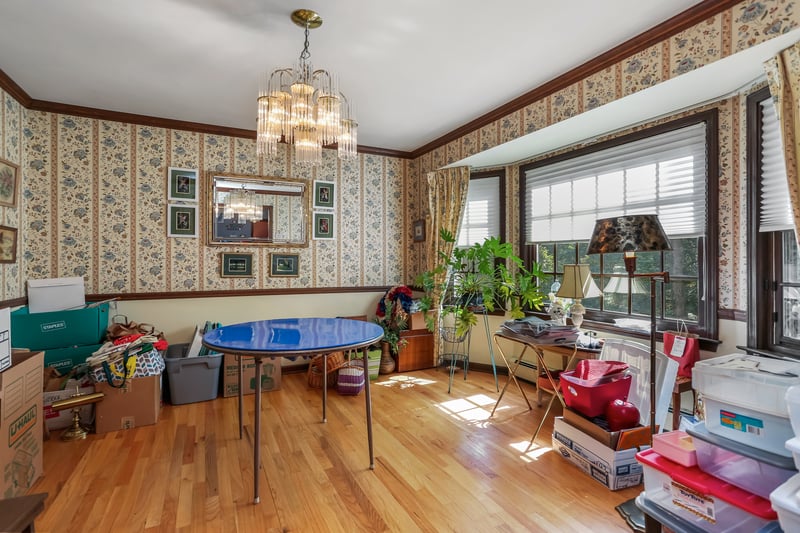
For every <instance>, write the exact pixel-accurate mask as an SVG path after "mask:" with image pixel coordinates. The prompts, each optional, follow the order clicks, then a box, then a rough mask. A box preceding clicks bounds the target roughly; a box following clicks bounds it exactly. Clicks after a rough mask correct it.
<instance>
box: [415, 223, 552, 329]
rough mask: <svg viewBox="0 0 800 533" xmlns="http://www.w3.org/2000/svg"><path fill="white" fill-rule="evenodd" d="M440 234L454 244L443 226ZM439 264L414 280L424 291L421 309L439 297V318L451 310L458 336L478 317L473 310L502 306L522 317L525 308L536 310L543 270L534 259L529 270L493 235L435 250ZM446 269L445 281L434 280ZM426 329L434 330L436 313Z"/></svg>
mask: <svg viewBox="0 0 800 533" xmlns="http://www.w3.org/2000/svg"><path fill="white" fill-rule="evenodd" d="M439 238H440V239H441V240H442V241H443V242H445V243H454V242H455V237H454V236H453V234H452V233H450V232H449V231H447V230H442V231H441V232H440V234H439ZM438 260H439V263H438V264H437V265H436V267H434V269H433V270H428V271H425V272H423V273H422V274H421V275H420V276H419V277H418V278H417V283H418V284H419V285H420V286H421V287H422V290H423V291H424V293H425V294H424V296H423V297H422V298H421V299H420V309H421V310H422V311H428V310H430V309H434V308H436V307H437V306H438V305H439V304H440V302H441V312H442V315H443V317H446V316H449V315H452V316H453V320H454V325H455V328H456V334H457V335H464V334H466V332H467V331H469V329H470V328H471V327H472V326H474V325H475V324H476V323H477V321H478V319H477V316H476V315H475V311H476V310H477V309H481V310H482V309H483V308H486V310H487V311H495V310H502V311H505V312H507V313H509V315H510V316H511V318H522V317H524V316H525V313H524V309H526V308H536V309H539V308H540V307H541V306H542V303H543V302H544V294H543V293H542V291H541V290H540V289H539V285H538V283H537V280H538V278H540V277H542V276H543V275H542V272H541V270H540V269H539V266H538V265H537V264H535V263H534V264H533V265H532V266H531V269H530V270H528V269H526V268H525V266H524V262H523V261H522V259H521V258H519V257H518V256H516V255H514V250H513V247H512V246H511V244H510V243H507V242H501V241H500V239H498V238H497V237H489V238H486V239H485V240H484V241H483V242H482V243H475V244H473V245H472V246H470V247H469V248H454V250H453V254H452V255H450V256H447V255H446V254H444V253H441V252H440V253H439V256H438ZM442 272H445V273H447V276H445V277H444V280H445V281H443V282H438V283H437V281H436V279H437V274H441V273H442ZM426 321H427V326H428V329H429V330H430V331H433V330H434V329H435V324H434V318H433V317H432V316H430V315H428V318H427V319H426Z"/></svg>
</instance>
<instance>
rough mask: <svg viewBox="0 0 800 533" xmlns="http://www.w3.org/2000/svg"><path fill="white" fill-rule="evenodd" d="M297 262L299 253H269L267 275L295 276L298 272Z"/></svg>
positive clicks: (298, 262) (298, 261)
mask: <svg viewBox="0 0 800 533" xmlns="http://www.w3.org/2000/svg"><path fill="white" fill-rule="evenodd" d="M299 264H300V255H299V254H269V265H270V267H269V275H270V276H272V277H280V276H284V277H297V276H298V274H299V272H300V269H299Z"/></svg>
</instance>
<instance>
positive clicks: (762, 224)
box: [758, 98, 794, 231]
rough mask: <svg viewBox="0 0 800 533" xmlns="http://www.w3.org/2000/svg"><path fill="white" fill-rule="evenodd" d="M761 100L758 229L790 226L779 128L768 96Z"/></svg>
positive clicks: (786, 228) (789, 206)
mask: <svg viewBox="0 0 800 533" xmlns="http://www.w3.org/2000/svg"><path fill="white" fill-rule="evenodd" d="M760 104H761V112H762V115H761V117H762V118H761V190H760V194H759V209H758V231H783V230H789V229H794V224H793V222H792V206H791V203H790V200H789V181H788V179H787V178H786V164H785V162H784V157H783V142H782V141H781V128H780V124H779V123H778V115H777V114H776V113H775V105H774V104H773V103H772V99H771V98H767V99H766V100H762V101H761V102H760Z"/></svg>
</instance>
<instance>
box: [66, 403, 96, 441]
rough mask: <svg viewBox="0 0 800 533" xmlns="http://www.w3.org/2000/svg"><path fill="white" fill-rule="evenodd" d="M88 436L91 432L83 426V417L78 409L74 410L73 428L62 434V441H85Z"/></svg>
mask: <svg viewBox="0 0 800 533" xmlns="http://www.w3.org/2000/svg"><path fill="white" fill-rule="evenodd" d="M88 434H89V430H88V429H86V428H85V427H83V426H82V425H81V415H80V413H79V409H78V408H77V407H76V408H74V409H73V410H72V426H71V427H69V428H68V429H65V430H64V432H63V433H62V434H61V440H64V441H67V442H70V441H73V440H81V439H85V438H86V435H88Z"/></svg>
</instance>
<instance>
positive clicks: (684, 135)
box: [525, 123, 706, 244]
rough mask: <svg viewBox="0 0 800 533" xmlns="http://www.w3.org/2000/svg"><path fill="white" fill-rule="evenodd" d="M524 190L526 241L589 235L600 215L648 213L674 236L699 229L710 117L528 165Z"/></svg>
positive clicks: (702, 228) (699, 231) (700, 232)
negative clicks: (575, 155) (657, 132)
mask: <svg viewBox="0 0 800 533" xmlns="http://www.w3.org/2000/svg"><path fill="white" fill-rule="evenodd" d="M525 195H526V196H525V199H526V200H525V239H526V242H527V243H528V244H530V243H534V242H558V241H580V240H589V238H590V237H591V235H592V230H593V229H594V223H595V221H596V220H597V219H599V218H607V217H611V216H617V215H624V214H642V213H656V214H657V215H658V217H659V220H660V221H661V224H662V226H664V230H665V231H666V232H667V234H668V235H670V236H675V237H679V236H680V237H690V236H701V235H703V234H704V233H705V224H706V207H705V206H706V126H705V123H701V124H694V125H692V126H687V127H684V128H680V129H677V130H673V131H669V132H666V133H662V134H659V135H655V136H653V137H648V138H646V139H640V140H637V141H633V142H630V143H626V144H623V145H619V146H614V147H611V148H607V149H605V150H600V151H597V152H592V153H589V154H584V155H580V156H578V157H574V158H571V159H567V160H563V161H559V162H556V163H553V164H550V165H546V166H543V167H538V168H532V169H529V170H527V171H526V173H525Z"/></svg>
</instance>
